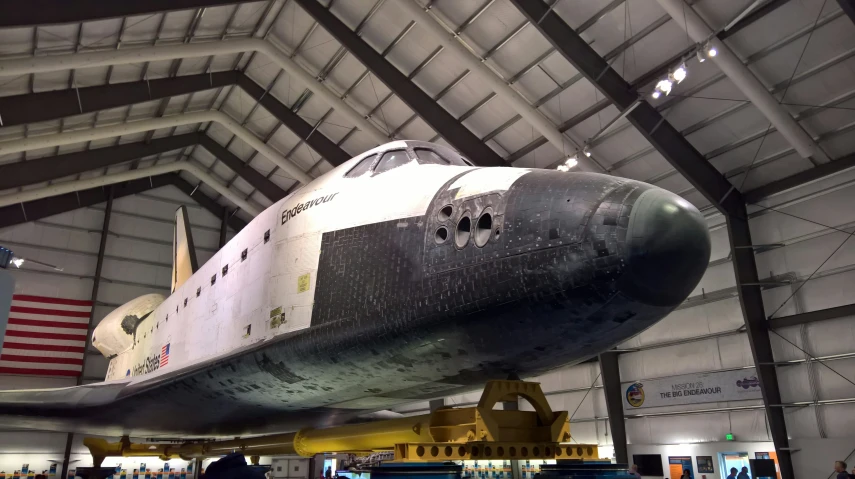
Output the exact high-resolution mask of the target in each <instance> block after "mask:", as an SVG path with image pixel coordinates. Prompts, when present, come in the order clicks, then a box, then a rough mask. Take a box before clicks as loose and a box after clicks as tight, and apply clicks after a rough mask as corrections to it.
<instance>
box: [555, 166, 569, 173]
mask: <svg viewBox="0 0 855 479" xmlns="http://www.w3.org/2000/svg"><path fill="white" fill-rule="evenodd" d="M555 169H556V170H558V171H563V172H565V173H566V172H568V171H570V167H568V166H567V165H558V166H557V167H556V168H555Z"/></svg>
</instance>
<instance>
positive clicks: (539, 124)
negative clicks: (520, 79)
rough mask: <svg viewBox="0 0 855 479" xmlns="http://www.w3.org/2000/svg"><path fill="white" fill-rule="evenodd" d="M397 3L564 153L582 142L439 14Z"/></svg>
mask: <svg viewBox="0 0 855 479" xmlns="http://www.w3.org/2000/svg"><path fill="white" fill-rule="evenodd" d="M396 5H400V6H401V7H402V8H403V9H404V10H406V11H407V13H409V14H410V15H411V16H412V17H413V18H414V19H415V20H416V22H417V23H418V24H419V25H421V26H422V27H424V29H425V30H426V31H427V32H428V33H430V34H431V36H432V37H433V38H434V39H435V40H437V41H439V43H440V45H442V46H443V48H445V49H447V50H449V51H452V52H454V54H455V55H456V56H457V57H458V58H459V59H460V60H462V61H463V64H464V65H466V68H468V69H469V70H470V71H472V72H473V73H475V74H476V75H477V76H478V78H479V79H481V80H482V81H483V82H484V83H485V84H486V85H487V87H488V88H490V89H491V90H493V91H494V92H496V95H498V96H499V97H501V98H502V99H503V100H505V101H506V102H507V103H508V104H509V105H510V106H511V108H513V109H514V110H515V111H516V112H517V113H518V114H519V115H520V116H521V117H522V118H523V119H525V121H527V122H528V123H529V124H531V125H532V126H533V127H534V129H535V130H537V131H539V132H540V134H541V135H543V137H544V138H546V139H547V141H549V143H550V144H552V146H554V147H555V148H556V149H557V150H558V151H560V152H562V153H564V152H566V151H567V147H568V146H569V147H570V148H572V149H573V152H574V153H575V152H576V149H578V148H579V145H576V144H573V143H572V142H570V141H568V139H567V138H566V137H565V136H564V135H563V134H562V133H561V132H560V131H558V128H557V127H556V126H555V125H553V124H552V122H551V121H549V119H548V118H546V117H545V116H543V115H542V114H541V113H540V112H539V111H537V109H536V108H535V107H533V106H532V105H531V104H530V103H529V102H528V100H526V99H525V98H523V97H522V95H520V94H519V93H518V92H517V91H515V90H514V89H513V88H511V87H510V86H509V85H508V83H507V82H506V81H505V80H503V79H502V78H500V77H499V76H498V75H497V74H496V73H495V72H494V71H493V70H491V69H490V67H488V66H487V64H486V63H485V62H484V61H483V59H482V58H479V57H477V56H476V55H475V54H474V53H472V52H471V51H470V50H469V49H468V48H466V47H465V46H463V44H462V43H460V41H459V38H460V36H459V35H457V34H456V33H454V32H452V31H449V30H448V29H447V28H446V27H445V25H443V24H441V23H440V20H439V19H438V18H436V17H435V16H434V15H433V14H432V13H431V12H430V10H429V9H425V8H424V7H422V6H421V5H419V4H418V3H416V0H404V1H401V2H397V3H396ZM571 155H572V153H571ZM576 156H577V158H576V159H577V161H578V162H579V167H580V169H582V170H584V171H594V172H602V171H603V169H602V168H601V167H600V166H599V165H597V164H596V163H595V162H594V161H592V160H591V159H590V158H588V157H587V156H586V155H584V154H582V152H581V151H579V152H578V154H577V155H576Z"/></svg>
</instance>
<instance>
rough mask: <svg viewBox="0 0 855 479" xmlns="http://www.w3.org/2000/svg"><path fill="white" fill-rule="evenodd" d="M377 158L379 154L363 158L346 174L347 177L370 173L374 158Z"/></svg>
mask: <svg viewBox="0 0 855 479" xmlns="http://www.w3.org/2000/svg"><path fill="white" fill-rule="evenodd" d="M376 159H377V155H376V154H375V155H369V156H366V157H365V158H363V159H362V161H360V162H359V163H357V164H356V166H354V167H353V168H351V170H350V171H348V172H347V174H346V175H344V177H345V178H359V177H360V176H362V175H364V174H365V173H368V171H369V170H370V169H371V165H372V164H374V160H376Z"/></svg>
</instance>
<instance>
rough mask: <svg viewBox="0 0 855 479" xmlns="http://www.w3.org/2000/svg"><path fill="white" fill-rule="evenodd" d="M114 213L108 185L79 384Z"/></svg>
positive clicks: (66, 461)
mask: <svg viewBox="0 0 855 479" xmlns="http://www.w3.org/2000/svg"><path fill="white" fill-rule="evenodd" d="M112 215H113V187H112V186H108V187H107V207H106V208H105V209H104V224H103V225H102V226H101V243H100V244H99V245H98V259H97V260H96V262H95V276H94V278H93V279H92V295H91V296H90V299H91V301H92V311H91V312H90V313H89V327H88V328H87V329H86V347H85V348H84V349H83V367H82V368H81V370H80V376H77V385H78V386H80V385H81V384H83V378H84V377H86V356H87V355H88V354H89V345H90V344H91V343H90V341H91V339H90V338H92V330H93V329H95V306H96V305H97V304H98V288H99V286H101V270H102V268H103V267H104V254H105V253H106V252H107V238H108V237H109V236H110V234H109V232H110V217H111V216H112ZM73 441H74V434H71V433H69V434H68V436H67V437H66V439H65V454H64V456H63V458H62V473H61V475H60V477H59V479H66V477H67V476H68V466H69V461H70V458H71V444H72V442H73Z"/></svg>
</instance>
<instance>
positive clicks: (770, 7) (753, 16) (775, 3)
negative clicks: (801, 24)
mask: <svg viewBox="0 0 855 479" xmlns="http://www.w3.org/2000/svg"><path fill="white" fill-rule="evenodd" d="M789 1H790V0H772V1H770V2H766V3H764V4H763V5H762V6H760V7H759V8H757V9H756V10H754V11H753V12H751V13H749V14H748V15H746V16H744V17H742V20H740V21H738V22H736V25H734V26H732V27H730V28H729V29H727V30H726V31H721V32H718V34H717V35H716V36H717V37H718V39H719V40H724V39H725V38H728V37H730V36H733V35H736V34H737V33H738V32H740V31H741V30H742V29H743V28H745V27H747V26H749V25H751V24H752V23H754V22H756V21H757V20H760V19H761V18H763V17H765V16H766V15H768V14H770V13H772V12H773V11H775V10H777V9H778V8H780V7H783V6H784V5H786V4H787V3H788V2H789ZM687 6H688V5H687Z"/></svg>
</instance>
